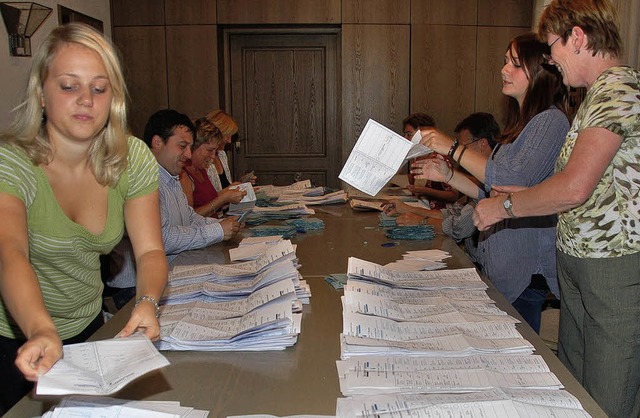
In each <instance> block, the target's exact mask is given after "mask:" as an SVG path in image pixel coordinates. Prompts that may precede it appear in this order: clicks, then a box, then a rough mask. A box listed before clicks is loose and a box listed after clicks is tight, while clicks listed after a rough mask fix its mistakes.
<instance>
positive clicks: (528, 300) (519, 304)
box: [512, 274, 549, 334]
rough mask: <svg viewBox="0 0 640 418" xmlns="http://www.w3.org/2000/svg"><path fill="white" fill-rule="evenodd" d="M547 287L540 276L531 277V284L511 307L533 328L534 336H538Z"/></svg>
mask: <svg viewBox="0 0 640 418" xmlns="http://www.w3.org/2000/svg"><path fill="white" fill-rule="evenodd" d="M548 292H549V286H547V281H546V280H545V278H544V276H542V275H541V274H534V275H533V276H531V284H530V285H529V287H527V288H526V289H524V291H523V292H522V293H521V294H520V296H518V299H516V300H515V301H514V302H513V303H512V305H513V307H514V308H516V311H518V313H519V314H520V315H522V317H523V318H524V320H525V321H527V323H528V324H529V325H530V326H531V328H533V330H534V331H535V332H536V334H540V322H541V320H542V307H543V306H544V302H545V300H546V298H547V293H548Z"/></svg>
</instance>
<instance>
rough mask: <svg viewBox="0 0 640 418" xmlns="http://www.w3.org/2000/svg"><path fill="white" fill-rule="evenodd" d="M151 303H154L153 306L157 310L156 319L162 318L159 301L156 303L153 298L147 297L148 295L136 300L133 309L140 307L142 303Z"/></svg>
mask: <svg viewBox="0 0 640 418" xmlns="http://www.w3.org/2000/svg"><path fill="white" fill-rule="evenodd" d="M145 300H146V301H147V302H151V303H153V306H154V307H155V308H156V318H159V317H160V305H158V301H156V300H155V299H154V298H153V297H151V296H147V295H142V296H140V297H139V298H137V299H136V303H135V305H133V307H134V308H135V307H136V306H138V305H140V303H142V302H144V301H145Z"/></svg>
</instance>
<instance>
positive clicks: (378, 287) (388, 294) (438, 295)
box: [345, 278, 495, 305]
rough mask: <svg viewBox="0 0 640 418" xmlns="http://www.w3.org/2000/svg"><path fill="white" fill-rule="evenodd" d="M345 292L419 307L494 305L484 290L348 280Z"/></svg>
mask: <svg viewBox="0 0 640 418" xmlns="http://www.w3.org/2000/svg"><path fill="white" fill-rule="evenodd" d="M346 292H358V293H361V294H363V295H364V294H367V295H375V296H380V297H383V298H387V299H390V300H393V301H396V302H399V303H416V304H421V305H424V304H429V303H432V304H436V303H440V300H447V301H449V300H450V301H458V302H461V301H480V302H486V303H495V302H494V301H493V300H492V299H491V298H490V297H489V295H487V292H485V291H484V290H461V289H432V290H415V289H402V288H397V287H391V286H387V285H384V284H378V283H372V282H369V281H365V280H359V279H354V278H350V279H349V280H348V281H347V284H346V285H345V293H346Z"/></svg>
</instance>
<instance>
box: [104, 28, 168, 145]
mask: <svg viewBox="0 0 640 418" xmlns="http://www.w3.org/2000/svg"><path fill="white" fill-rule="evenodd" d="M113 33H114V42H115V44H116V45H117V46H118V47H119V48H120V51H121V52H122V62H123V67H124V73H125V80H126V82H127V87H128V89H129V97H130V99H131V100H130V106H129V127H130V128H131V131H132V132H133V134H134V135H136V136H138V137H140V138H142V134H143V133H144V126H145V124H146V123H147V119H148V118H149V116H151V114H152V113H153V112H155V111H157V110H159V109H163V108H166V107H167V105H168V102H167V69H166V65H165V64H166V53H165V36H164V27H163V26H141V27H115V28H114V31H113Z"/></svg>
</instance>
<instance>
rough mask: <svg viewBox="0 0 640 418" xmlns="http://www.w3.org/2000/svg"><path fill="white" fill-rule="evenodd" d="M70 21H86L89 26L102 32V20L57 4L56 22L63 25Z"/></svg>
mask: <svg viewBox="0 0 640 418" xmlns="http://www.w3.org/2000/svg"><path fill="white" fill-rule="evenodd" d="M71 22H79V23H86V24H87V25H89V26H93V27H94V28H95V29H97V30H98V31H100V32H101V33H104V29H103V25H102V20H98V19H96V18H93V17H91V16H87V15H85V14H83V13H80V12H76V11H75V10H72V9H69V8H68V7H64V6H60V5H58V23H59V24H61V25H65V24H67V23H71Z"/></svg>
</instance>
